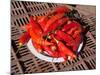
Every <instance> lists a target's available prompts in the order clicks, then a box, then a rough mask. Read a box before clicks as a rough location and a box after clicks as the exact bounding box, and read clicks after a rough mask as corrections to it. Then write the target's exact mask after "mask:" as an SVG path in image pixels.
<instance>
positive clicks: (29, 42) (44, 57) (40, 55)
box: [27, 39, 83, 62]
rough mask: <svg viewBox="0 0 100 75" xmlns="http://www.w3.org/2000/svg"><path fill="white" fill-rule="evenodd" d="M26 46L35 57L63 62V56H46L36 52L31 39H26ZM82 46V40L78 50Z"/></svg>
mask: <svg viewBox="0 0 100 75" xmlns="http://www.w3.org/2000/svg"><path fill="white" fill-rule="evenodd" d="M27 46H28V48H29V50H30V51H31V52H32V54H34V55H35V56H36V57H38V58H39V59H41V60H45V61H48V62H64V59H63V57H59V58H53V57H49V56H46V55H43V54H41V53H39V52H37V50H35V48H34V46H33V44H32V40H31V39H30V40H29V41H28V43H27ZM82 46H83V42H82V43H81V44H80V46H79V48H78V52H80V50H81V48H82Z"/></svg>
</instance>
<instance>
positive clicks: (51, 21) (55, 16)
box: [44, 13, 64, 31]
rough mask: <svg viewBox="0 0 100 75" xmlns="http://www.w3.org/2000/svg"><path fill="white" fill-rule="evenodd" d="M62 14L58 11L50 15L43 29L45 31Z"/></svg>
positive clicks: (62, 14)
mask: <svg viewBox="0 0 100 75" xmlns="http://www.w3.org/2000/svg"><path fill="white" fill-rule="evenodd" d="M63 16H64V13H58V14H56V15H54V16H52V17H51V18H50V19H49V20H48V21H47V23H46V25H45V27H44V31H46V30H47V29H48V27H49V26H50V25H51V24H53V23H54V22H55V21H57V20H58V19H60V18H62V17H63Z"/></svg>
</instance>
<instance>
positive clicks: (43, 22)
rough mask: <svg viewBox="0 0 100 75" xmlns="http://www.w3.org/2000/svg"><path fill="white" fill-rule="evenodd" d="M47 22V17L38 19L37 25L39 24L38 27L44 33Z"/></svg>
mask: <svg viewBox="0 0 100 75" xmlns="http://www.w3.org/2000/svg"><path fill="white" fill-rule="evenodd" d="M48 20H49V18H48V16H43V17H42V18H40V19H39V20H38V23H39V24H40V26H41V28H42V29H43V31H44V27H45V25H46V23H47V21H48Z"/></svg>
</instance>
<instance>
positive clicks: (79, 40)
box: [73, 34, 81, 52]
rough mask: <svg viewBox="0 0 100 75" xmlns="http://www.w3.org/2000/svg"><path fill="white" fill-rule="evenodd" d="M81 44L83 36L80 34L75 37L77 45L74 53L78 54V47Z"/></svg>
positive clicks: (74, 47)
mask: <svg viewBox="0 0 100 75" xmlns="http://www.w3.org/2000/svg"><path fill="white" fill-rule="evenodd" d="M80 42H81V36H80V34H78V35H77V36H76V37H75V45H74V46H73V51H74V52H77V49H78V46H79V44H80Z"/></svg>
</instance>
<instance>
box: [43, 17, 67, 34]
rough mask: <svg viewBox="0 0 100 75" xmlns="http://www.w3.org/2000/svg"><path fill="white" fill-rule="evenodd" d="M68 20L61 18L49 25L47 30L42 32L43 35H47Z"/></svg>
mask: <svg viewBox="0 0 100 75" xmlns="http://www.w3.org/2000/svg"><path fill="white" fill-rule="evenodd" d="M68 20H69V18H61V19H59V20H57V21H56V22H54V23H53V24H51V25H50V26H49V27H48V29H47V30H46V31H45V32H44V35H47V34H48V33H49V32H51V31H53V30H55V29H56V28H57V27H59V26H62V25H63V24H64V23H66V22H67V21H68Z"/></svg>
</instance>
